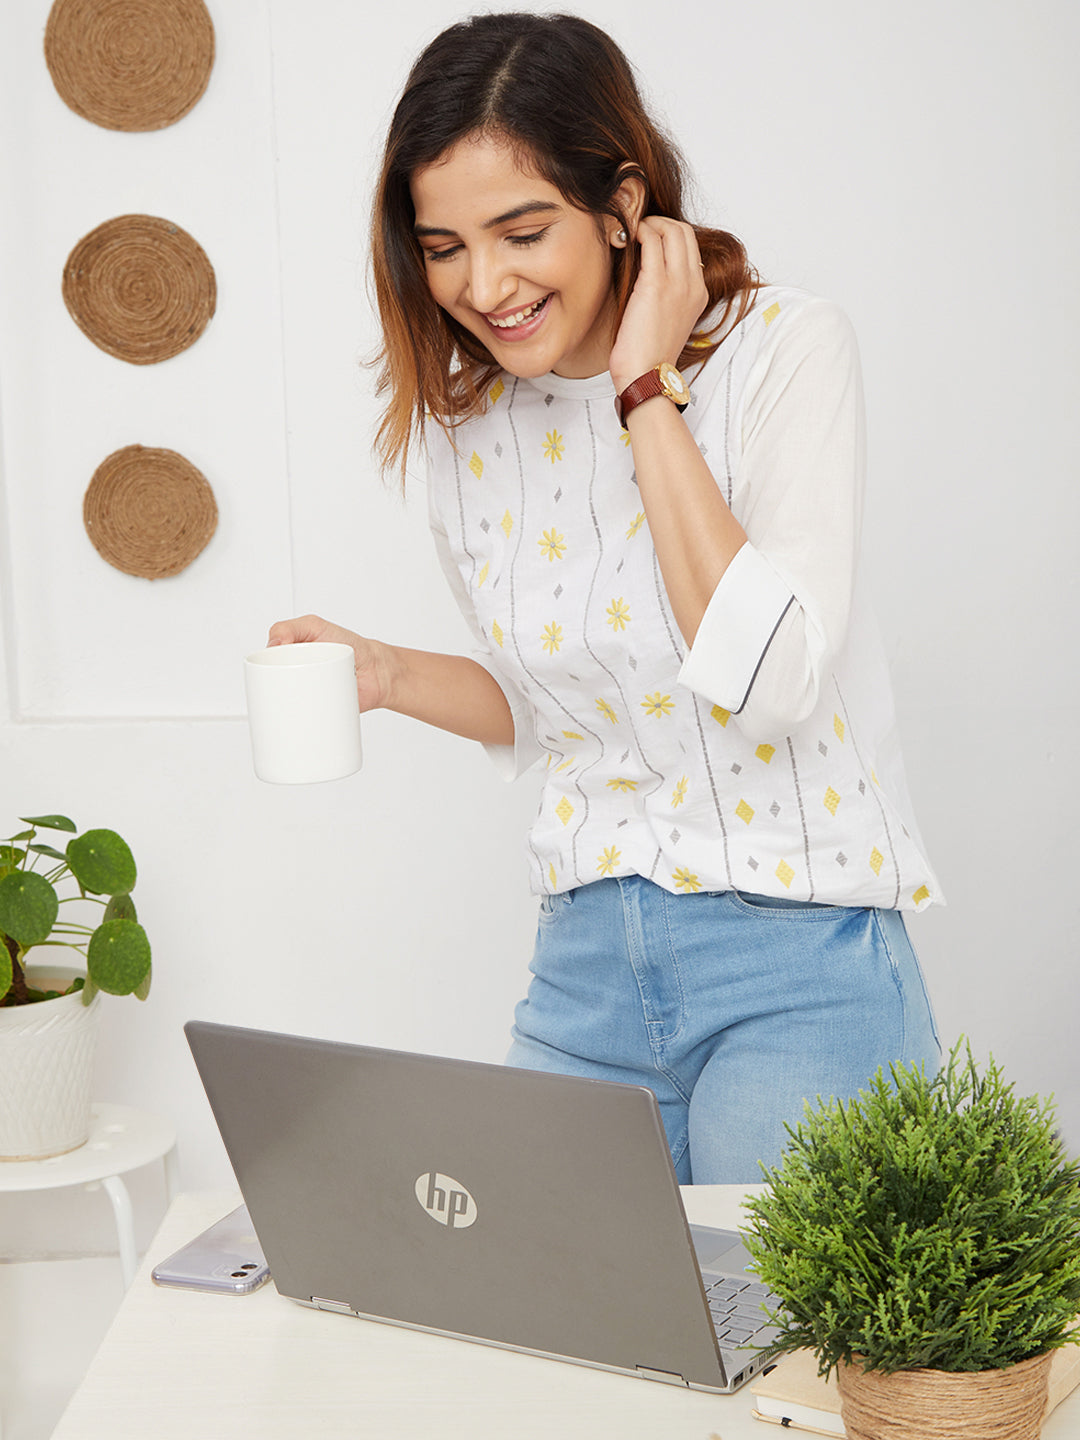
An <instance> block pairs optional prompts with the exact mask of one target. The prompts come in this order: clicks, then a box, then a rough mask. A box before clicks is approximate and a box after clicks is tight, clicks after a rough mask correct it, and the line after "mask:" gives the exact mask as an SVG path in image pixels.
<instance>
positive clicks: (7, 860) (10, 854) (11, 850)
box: [0, 845, 26, 870]
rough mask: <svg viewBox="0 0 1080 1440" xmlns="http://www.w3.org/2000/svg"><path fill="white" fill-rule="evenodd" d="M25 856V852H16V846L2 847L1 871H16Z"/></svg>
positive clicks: (0, 846)
mask: <svg viewBox="0 0 1080 1440" xmlns="http://www.w3.org/2000/svg"><path fill="white" fill-rule="evenodd" d="M25 855H26V851H25V850H16V849H15V846H14V845H0V870H14V869H15V866H16V865H18V864H20V863H21V861H22V860H23V858H24V857H25Z"/></svg>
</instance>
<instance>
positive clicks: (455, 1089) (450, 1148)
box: [184, 1021, 775, 1392]
mask: <svg viewBox="0 0 1080 1440" xmlns="http://www.w3.org/2000/svg"><path fill="white" fill-rule="evenodd" d="M184 1028H185V1032H186V1034H187V1037H188V1042H189V1044H190V1046H191V1050H192V1053H193V1055H194V1057H195V1063H196V1065H197V1066H198V1069H199V1074H200V1076H201V1078H202V1081H203V1085H204V1086H205V1088H206V1093H207V1096H208V1097H209V1100H210V1105H211V1107H212V1109H213V1111H214V1116H215V1118H216V1120H217V1123H218V1127H219V1129H220V1131H221V1135H222V1139H223V1140H224V1142H225V1148H226V1150H227V1151H228V1154H229V1158H230V1160H231V1161H232V1165H233V1169H234V1171H235V1174H236V1178H237V1181H238V1183H239V1185H240V1189H241V1191H242V1192H243V1196H244V1200H245V1201H246V1203H247V1206H248V1209H249V1211H250V1213H251V1218H252V1221H253V1223H254V1226H255V1230H256V1232H257V1234H258V1237H259V1241H260V1244H261V1245H262V1248H263V1251H264V1252H265V1254H266V1258H267V1260H268V1262H269V1265H270V1272H271V1275H272V1276H273V1279H274V1282H275V1284H276V1286H277V1289H278V1290H279V1292H280V1293H281V1294H283V1295H287V1296H289V1297H291V1298H292V1299H293V1300H298V1301H299V1302H300V1303H301V1304H302V1305H309V1306H314V1307H315V1308H316V1309H319V1310H331V1311H337V1312H340V1313H341V1314H343V1315H354V1316H359V1317H360V1318H362V1319H367V1320H379V1321H384V1322H388V1323H390V1324H394V1325H404V1326H408V1327H410V1328H413V1329H417V1330H425V1331H431V1332H434V1333H436V1334H440V1335H447V1336H453V1337H455V1338H459V1339H464V1340H475V1341H481V1342H483V1343H486V1344H490V1345H498V1346H503V1347H505V1348H507V1349H513V1350H520V1351H524V1352H527V1353H529V1354H534V1355H542V1356H548V1357H551V1358H553V1359H559V1360H568V1361H572V1362H575V1363H577V1364H582V1365H592V1366H598V1367H600V1368H602V1369H606V1370H616V1371H621V1372H624V1373H627V1374H630V1375H638V1376H642V1377H644V1378H646V1379H650V1380H664V1381H668V1382H670V1383H673V1384H677V1385H687V1386H692V1387H694V1388H695V1389H702V1390H712V1391H721V1392H722V1391H730V1390H734V1389H735V1388H736V1387H738V1386H739V1385H742V1384H745V1383H746V1381H747V1380H749V1379H750V1378H751V1376H752V1375H755V1374H756V1373H758V1371H759V1370H761V1369H762V1367H763V1366H764V1365H765V1364H767V1363H768V1357H767V1356H765V1355H763V1354H762V1353H761V1347H763V1346H767V1345H768V1344H769V1343H770V1341H771V1340H772V1338H773V1337H774V1335H775V1331H774V1330H773V1329H771V1328H770V1327H768V1325H767V1323H766V1321H765V1314H764V1311H763V1309H762V1303H763V1301H766V1300H769V1297H767V1296H766V1295H765V1292H764V1288H763V1287H762V1286H761V1285H760V1284H757V1283H755V1281H754V1278H753V1276H752V1275H750V1274H748V1273H747V1272H746V1271H745V1270H744V1268H743V1267H744V1265H745V1264H746V1262H747V1261H748V1260H749V1256H748V1254H747V1252H746V1251H745V1250H744V1249H743V1247H742V1245H741V1244H740V1242H739V1238H738V1235H737V1234H736V1233H735V1232H734V1231H724V1230H712V1229H708V1228H706V1227H702V1226H691V1225H689V1224H688V1223H687V1220H686V1215H685V1212H684V1210H683V1206H682V1200H681V1197H680V1195H679V1187H678V1183H677V1181H676V1178H675V1171H674V1169H673V1167H672V1163H671V1156H670V1153H669V1151H668V1146H667V1141H666V1139H665V1136H664V1129H663V1125H662V1122H661V1119H660V1111H659V1108H658V1106H657V1103H656V1097H655V1096H654V1095H653V1093H652V1091H651V1090H647V1089H645V1088H643V1087H640V1086H636V1085H619V1084H612V1083H608V1082H606V1081H599V1080H583V1079H577V1078H573V1077H570V1076H565V1075H547V1074H541V1073H539V1072H537V1071H533V1070H519V1069H513V1068H510V1067H508V1066H500V1065H484V1064H477V1063H474V1062H471V1061H462V1060H448V1059H440V1058H438V1057H435V1056H429V1055H409V1054H402V1053H399V1052H396V1051H391V1050H378V1049H373V1048H370V1047H367V1046H361V1045H346V1044H341V1043H338V1042H334V1041H325V1040H312V1039H304V1038H300V1037H298V1036H293V1035H278V1034H272V1033H269V1032H266V1031H259V1030H247V1029H240V1028H237V1027H234V1026H227V1025H216V1024H211V1023H208V1022H205V1021H192V1022H190V1023H189V1024H188V1025H186V1026H185V1027H184ZM770 1303H771V1301H770Z"/></svg>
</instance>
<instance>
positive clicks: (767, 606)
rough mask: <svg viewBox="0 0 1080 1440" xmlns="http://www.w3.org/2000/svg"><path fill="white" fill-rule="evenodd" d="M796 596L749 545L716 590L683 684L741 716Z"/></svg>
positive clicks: (683, 672) (689, 657)
mask: <svg viewBox="0 0 1080 1440" xmlns="http://www.w3.org/2000/svg"><path fill="white" fill-rule="evenodd" d="M794 598H795V597H794V596H793V595H792V593H791V587H790V586H789V585H788V584H787V582H786V581H785V580H782V579H781V578H780V576H779V575H778V574H777V572H776V571H775V570H774V569H773V567H772V565H770V563H769V562H768V560H766V559H765V557H764V555H762V554H761V552H760V551H759V550H755V549H754V547H753V545H751V544H750V543H749V542H748V543H747V544H745V545H744V546H743V547H742V549H741V550H739V552H738V554H737V555H736V556H735V558H734V559H733V560H732V561H731V563H730V564H729V565H728V567H727V569H726V570H725V571H724V574H723V575H722V576H721V579H720V583H719V585H717V587H716V589H715V590H714V591H713V595H712V599H711V600H710V601H709V604H708V606H707V607H706V610H705V614H704V615H703V616H702V619H701V624H700V625H699V626H698V631H697V635H696V636H695V637H694V643H693V645H692V646H691V647H690V651H689V653H688V655H687V657H686V659H685V660H684V661H683V666H682V669H681V670H680V672H679V682H680V684H683V685H685V686H687V687H688V689H690V690H693V691H695V693H697V694H698V695H704V696H705V698H706V699H708V700H711V701H713V703H714V704H717V705H721V706H722V707H723V708H724V709H725V710H729V711H730V712H731V714H732V715H738V713H739V712H740V710H742V708H743V706H744V705H745V704H746V701H747V698H748V697H749V695H750V690H751V687H752V686H753V683H754V677H755V676H756V675H757V672H758V669H759V667H760V665H761V662H762V660H764V658H765V653H766V651H767V650H768V648H769V644H770V642H771V640H772V638H773V636H774V635H775V634H776V631H777V628H778V627H779V625H780V621H781V620H782V619H783V618H784V615H785V614H786V613H787V611H788V609H789V608H790V606H791V605H792V604H794Z"/></svg>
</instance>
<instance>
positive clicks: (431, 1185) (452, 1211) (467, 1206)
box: [415, 1170, 476, 1230]
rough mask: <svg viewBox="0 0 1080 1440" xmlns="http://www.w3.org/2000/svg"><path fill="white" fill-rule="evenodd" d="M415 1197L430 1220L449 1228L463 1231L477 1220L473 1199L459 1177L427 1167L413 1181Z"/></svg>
mask: <svg viewBox="0 0 1080 1440" xmlns="http://www.w3.org/2000/svg"><path fill="white" fill-rule="evenodd" d="M415 1189H416V1198H417V1200H419V1201H420V1204H421V1205H422V1206H423V1207H424V1209H425V1210H426V1211H427V1213H428V1214H429V1215H430V1216H431V1218H432V1219H433V1220H437V1221H438V1222H439V1224H440V1225H446V1226H448V1227H449V1229H451V1230H465V1229H467V1228H468V1227H469V1226H470V1225H471V1224H472V1223H473V1221H474V1220H475V1219H476V1201H475V1200H474V1199H473V1198H472V1196H471V1195H470V1194H469V1192H468V1190H466V1189H465V1186H464V1185H462V1184H461V1182H460V1181H459V1180H452V1179H451V1178H450V1176H449V1175H440V1174H439V1172H438V1171H437V1170H430V1171H428V1173H427V1174H425V1175H421V1176H419V1177H418V1179H417V1181H416V1186H415Z"/></svg>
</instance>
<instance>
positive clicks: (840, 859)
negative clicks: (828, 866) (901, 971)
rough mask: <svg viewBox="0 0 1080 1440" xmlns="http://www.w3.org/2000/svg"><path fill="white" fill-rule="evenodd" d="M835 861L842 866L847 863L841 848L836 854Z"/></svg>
mask: <svg viewBox="0 0 1080 1440" xmlns="http://www.w3.org/2000/svg"><path fill="white" fill-rule="evenodd" d="M836 863H837V864H838V865H840V866H844V865H846V864H847V856H846V855H845V854H844V852H843V850H841V851H840V854H839V855H837V857H836Z"/></svg>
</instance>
